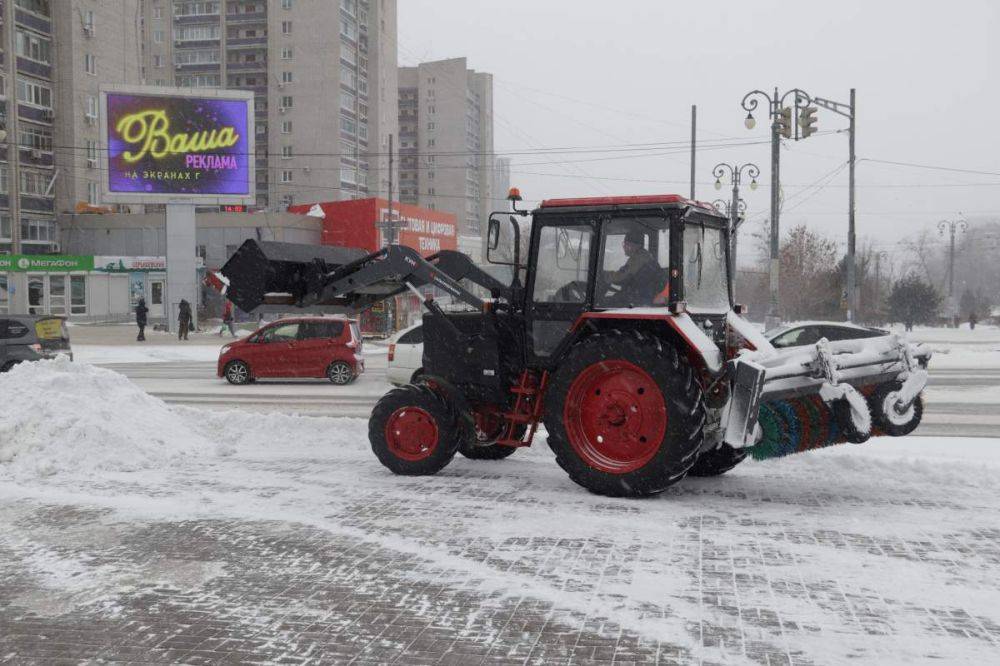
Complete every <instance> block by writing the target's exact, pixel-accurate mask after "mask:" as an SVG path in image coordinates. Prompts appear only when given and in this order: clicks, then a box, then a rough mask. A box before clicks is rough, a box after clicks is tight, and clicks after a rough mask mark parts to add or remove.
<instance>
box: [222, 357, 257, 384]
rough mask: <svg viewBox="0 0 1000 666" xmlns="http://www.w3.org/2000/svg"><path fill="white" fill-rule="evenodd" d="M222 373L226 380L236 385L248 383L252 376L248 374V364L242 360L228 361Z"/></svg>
mask: <svg viewBox="0 0 1000 666" xmlns="http://www.w3.org/2000/svg"><path fill="white" fill-rule="evenodd" d="M224 374H225V376H226V381H228V382H229V383H230V384H235V385H236V386H242V385H244V384H249V383H250V382H252V381H253V376H252V375H251V374H250V366H249V365H247V364H246V363H245V362H243V361H230V362H229V363H227V364H226V368H225V370H224Z"/></svg>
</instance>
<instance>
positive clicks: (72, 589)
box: [0, 364, 1000, 665]
mask: <svg viewBox="0 0 1000 666" xmlns="http://www.w3.org/2000/svg"><path fill="white" fill-rule="evenodd" d="M27 387H31V388H32V389H34V390H26V389H27ZM283 390H284V389H283ZM0 391H2V392H3V395H5V396H7V397H6V400H7V405H6V406H7V407H8V409H7V410H6V411H4V412H0V562H2V563H3V566H2V567H0V662H2V661H10V662H13V663H21V662H24V661H36V662H49V661H56V662H58V661H60V660H62V661H70V662H73V663H79V662H81V661H84V662H89V661H94V662H105V663H108V662H111V663H117V662H120V661H143V662H156V663H167V662H174V663H176V662H182V663H192V664H194V663H245V662H247V661H250V660H263V661H266V662H269V663H314V662H315V663H346V662H349V661H352V660H357V661H359V662H366V663H390V662H396V663H401V664H414V663H428V664H429V663H445V664H448V663H451V664H478V663H501V664H528V663H538V664H543V663H544V664H549V663H563V664H576V663H588V664H589V663H608V664H611V663H664V664H689V663H713V664H714V663H720V664H721V663H752V664H769V665H774V664H792V663H794V664H904V663H905V664H913V663H936V664H945V663H947V664H953V663H969V664H987V663H996V662H997V655H998V654H1000V531H998V528H997V526H998V525H1000V498H998V496H997V493H996V489H997V488H998V487H1000V446H998V444H1000V440H996V439H961V438H928V437H924V438H903V439H896V440H893V439H886V438H880V439H878V440H872V442H871V443H869V444H866V445H863V446H850V445H843V446H838V447H832V448H831V449H827V450H823V451H817V452H811V453H806V454H800V455H797V456H792V457H789V458H785V459H781V460H776V461H768V462H763V463H761V462H754V461H748V462H746V463H744V464H742V465H740V466H739V467H737V468H736V469H735V470H733V471H732V472H731V473H729V474H727V475H725V476H723V477H719V478H714V479H693V478H692V479H686V480H684V481H683V482H681V483H680V484H678V485H676V486H674V487H673V488H671V489H670V490H669V491H668V492H667V493H665V494H663V495H661V496H659V497H656V498H653V499H650V500H645V501H635V500H616V499H609V498H604V497H598V496H595V495H591V494H588V493H586V492H585V491H583V490H582V489H580V488H579V487H577V486H576V485H574V484H573V483H572V482H570V481H569V480H568V479H567V477H566V475H565V474H564V473H563V472H562V470H560V469H559V467H558V466H557V465H556V464H555V462H554V460H553V457H552V455H551V453H550V452H549V451H548V450H547V448H546V447H545V446H544V445H541V443H539V444H540V445H539V446H536V447H535V448H533V449H531V450H525V451H519V452H517V453H516V454H515V455H514V456H512V457H511V458H510V459H508V460H506V461H502V462H473V461H469V460H465V459H463V458H456V459H455V461H454V462H453V463H452V464H451V465H450V466H449V467H447V468H446V469H445V470H444V471H443V472H442V473H441V474H439V475H437V476H433V477H413V478H404V477H395V476H393V475H391V474H389V473H388V472H387V471H386V470H384V469H383V468H382V467H381V466H380V465H379V464H378V463H377V462H376V461H375V460H374V458H373V457H372V455H371V452H370V450H369V448H368V445H367V441H366V439H367V438H366V434H367V424H366V422H365V421H364V420H362V419H348V418H336V419H335V418H316V417H312V418H305V417H294V416H289V415H285V414H277V413H268V414H258V413H255V410H251V411H240V412H236V411H231V412H219V411H203V410H197V409H191V408H186V407H180V406H168V405H165V404H164V403H162V402H160V401H158V400H156V399H155V398H151V397H150V396H149V395H147V394H146V393H144V392H143V391H141V390H139V389H138V388H137V387H135V386H134V385H132V384H130V383H129V382H127V381H125V380H124V379H123V378H122V377H121V376H120V375H116V374H113V373H108V372H103V371H101V370H97V369H93V368H88V367H87V366H84V365H82V364H64V365H63V367H58V366H53V367H52V369H50V368H48V367H45V366H42V365H41V364H35V365H32V366H25V367H22V368H18V369H16V370H15V371H14V372H13V373H10V374H8V375H5V376H0Z"/></svg>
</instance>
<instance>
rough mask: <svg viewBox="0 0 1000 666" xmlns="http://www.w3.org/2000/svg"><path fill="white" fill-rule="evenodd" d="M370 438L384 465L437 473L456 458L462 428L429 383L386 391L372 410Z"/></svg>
mask: <svg viewBox="0 0 1000 666" xmlns="http://www.w3.org/2000/svg"><path fill="white" fill-rule="evenodd" d="M368 440H369V441H370V442H371V445H372V451H373V452H374V453H375V456H376V457H377V458H378V459H379V462H381V463H382V464H383V465H385V466H386V467H388V468H389V469H390V470H392V471H393V472H394V473H396V474H404V475H410V476H417V475H425V474H436V473H437V472H439V471H441V470H442V469H444V467H445V466H446V465H447V464H448V463H450V462H451V459H452V458H454V457H455V452H456V451H457V450H458V447H459V444H460V443H461V441H462V429H461V427H460V426H459V424H458V420H457V418H456V416H455V413H454V412H453V411H452V410H451V408H450V407H449V406H448V404H447V403H446V402H445V401H444V399H442V398H441V397H440V396H439V395H438V394H437V393H435V392H434V391H432V390H431V389H430V388H428V387H426V386H413V385H409V386H404V387H402V388H398V389H395V390H392V391H389V392H388V393H386V394H385V395H384V396H382V398H381V399H380V400H379V401H378V403H376V405H375V408H374V409H372V415H371V418H370V419H369V421H368Z"/></svg>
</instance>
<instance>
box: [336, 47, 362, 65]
mask: <svg viewBox="0 0 1000 666" xmlns="http://www.w3.org/2000/svg"><path fill="white" fill-rule="evenodd" d="M340 59H341V60H344V61H346V62H349V63H351V64H352V65H357V64H358V54H357V53H355V52H354V47H353V46H348V45H347V44H341V45H340Z"/></svg>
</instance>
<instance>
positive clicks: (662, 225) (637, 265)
mask: <svg viewBox="0 0 1000 666" xmlns="http://www.w3.org/2000/svg"><path fill="white" fill-rule="evenodd" d="M600 256H601V262H600V268H601V272H600V274H599V275H598V276H597V288H596V292H595V295H594V305H595V306H596V307H599V308H622V307H648V306H651V305H664V306H665V305H666V304H667V300H668V299H667V296H668V292H667V283H668V278H669V267H670V226H669V222H668V221H667V220H665V219H662V218H627V219H614V220H612V221H610V222H606V223H605V225H604V235H603V248H602V250H601V254H600Z"/></svg>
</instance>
